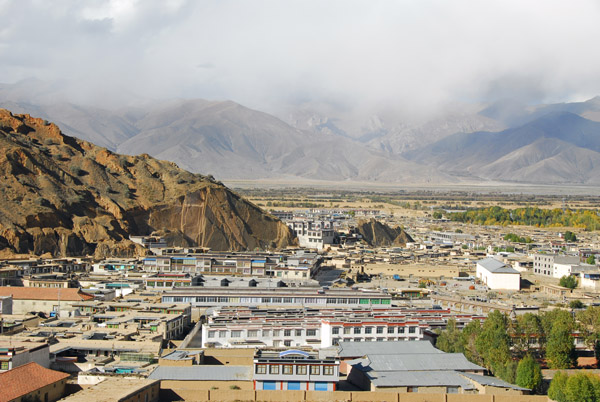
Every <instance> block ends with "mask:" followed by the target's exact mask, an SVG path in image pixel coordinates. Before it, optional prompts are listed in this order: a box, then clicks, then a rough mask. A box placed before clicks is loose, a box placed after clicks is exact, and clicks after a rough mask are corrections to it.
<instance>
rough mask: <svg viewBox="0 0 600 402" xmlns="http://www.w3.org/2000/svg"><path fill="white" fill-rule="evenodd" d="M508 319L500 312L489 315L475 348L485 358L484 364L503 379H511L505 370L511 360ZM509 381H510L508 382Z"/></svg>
mask: <svg viewBox="0 0 600 402" xmlns="http://www.w3.org/2000/svg"><path fill="white" fill-rule="evenodd" d="M507 330H508V318H507V317H506V315H504V314H502V313H501V312H499V311H498V310H494V311H492V312H491V313H490V314H488V316H487V318H486V320H485V321H484V323H483V326H482V330H481V333H480V334H479V335H478V336H477V338H476V340H475V347H476V349H477V352H478V353H479V355H480V356H481V357H482V358H483V364H484V365H485V366H486V368H488V369H489V370H491V371H492V372H493V373H494V374H495V375H498V376H500V378H502V379H507V378H509V377H510V375H509V374H510V373H508V372H507V371H506V370H505V368H506V366H507V364H508V362H509V361H510V360H511V353H510V336H509V335H508V332H507ZM507 381H508V380H507Z"/></svg>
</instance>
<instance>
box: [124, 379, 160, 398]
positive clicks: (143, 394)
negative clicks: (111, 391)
mask: <svg viewBox="0 0 600 402" xmlns="http://www.w3.org/2000/svg"><path fill="white" fill-rule="evenodd" d="M159 397H160V381H156V382H155V383H153V384H150V385H148V386H146V387H144V388H142V389H139V390H136V391H134V392H132V393H131V394H130V395H128V396H127V397H124V398H121V399H119V402H140V401H148V402H158V401H159ZM146 398H147V399H146Z"/></svg>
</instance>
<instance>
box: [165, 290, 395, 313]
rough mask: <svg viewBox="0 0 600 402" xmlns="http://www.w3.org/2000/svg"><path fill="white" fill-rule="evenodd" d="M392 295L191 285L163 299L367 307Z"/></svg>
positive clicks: (204, 303)
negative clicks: (215, 287) (211, 287)
mask: <svg viewBox="0 0 600 402" xmlns="http://www.w3.org/2000/svg"><path fill="white" fill-rule="evenodd" d="M391 301H392V297H391V296H390V295H389V294H386V293H382V292H379V291H373V292H367V291H364V292H363V291H361V290H350V289H329V290H321V289H319V288H316V289H310V288H287V287H276V288H272V289H264V288H253V287H248V288H246V289H242V288H228V287H222V288H217V289H209V288H208V289H207V288H202V287H200V288H189V289H173V290H168V291H165V292H164V293H163V295H162V302H163V303H185V304H189V303H191V305H192V307H226V306H282V307H299V306H302V307H316V308H324V307H329V308H331V307H336V306H337V307H342V308H354V307H367V306H372V305H390V304H391Z"/></svg>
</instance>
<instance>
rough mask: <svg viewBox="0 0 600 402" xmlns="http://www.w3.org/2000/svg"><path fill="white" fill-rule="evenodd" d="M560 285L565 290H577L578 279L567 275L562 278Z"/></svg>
mask: <svg viewBox="0 0 600 402" xmlns="http://www.w3.org/2000/svg"><path fill="white" fill-rule="evenodd" d="M558 284H559V285H560V286H563V287H565V288H569V289H575V288H576V287H577V278H575V277H574V276H572V275H565V276H563V277H562V278H560V281H559V282H558Z"/></svg>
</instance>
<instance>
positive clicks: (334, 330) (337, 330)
mask: <svg viewBox="0 0 600 402" xmlns="http://www.w3.org/2000/svg"><path fill="white" fill-rule="evenodd" d="M331 333H332V334H333V335H338V334H339V333H340V327H333V328H331Z"/></svg>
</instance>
